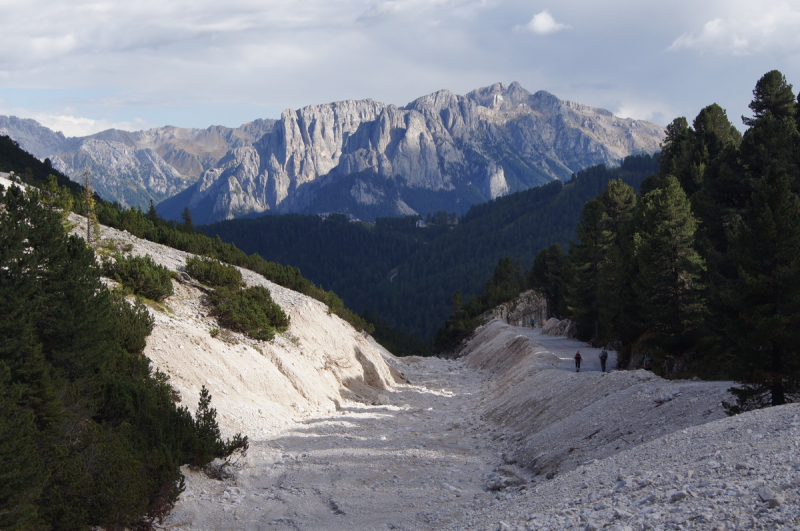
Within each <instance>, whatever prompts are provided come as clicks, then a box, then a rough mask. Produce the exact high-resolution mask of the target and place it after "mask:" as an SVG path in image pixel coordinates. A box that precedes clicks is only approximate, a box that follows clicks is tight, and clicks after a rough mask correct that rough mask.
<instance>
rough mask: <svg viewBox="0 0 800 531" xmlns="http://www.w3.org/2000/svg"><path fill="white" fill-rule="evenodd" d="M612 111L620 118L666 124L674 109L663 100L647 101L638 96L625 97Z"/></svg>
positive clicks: (673, 114)
mask: <svg viewBox="0 0 800 531" xmlns="http://www.w3.org/2000/svg"><path fill="white" fill-rule="evenodd" d="M613 112H614V114H615V115H616V116H619V117H620V118H633V119H634V120H647V121H648V122H653V123H655V124H659V125H667V123H668V122H670V121H671V120H672V119H673V118H674V117H675V111H674V110H673V109H670V108H669V106H668V105H665V104H664V103H663V102H655V101H647V100H643V99H640V98H638V97H627V98H626V99H625V100H624V101H622V102H621V103H620V104H619V106H618V107H617V108H616V110H614V111H613Z"/></svg>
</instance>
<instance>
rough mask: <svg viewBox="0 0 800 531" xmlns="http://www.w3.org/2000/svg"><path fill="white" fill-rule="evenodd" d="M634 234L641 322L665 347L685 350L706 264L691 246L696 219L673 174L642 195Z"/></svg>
mask: <svg viewBox="0 0 800 531" xmlns="http://www.w3.org/2000/svg"><path fill="white" fill-rule="evenodd" d="M635 223H636V229H635V232H634V235H633V246H634V253H635V254H634V262H635V266H636V268H637V276H636V278H635V279H634V284H633V285H634V290H635V293H636V297H637V306H638V308H639V313H640V316H641V320H642V324H643V325H644V327H646V329H647V330H648V332H649V334H650V335H651V337H652V339H653V342H654V343H655V344H657V345H659V346H660V347H661V348H662V349H664V350H666V351H672V352H675V353H678V354H680V353H684V352H686V351H687V350H688V349H689V348H691V346H692V345H693V341H695V340H696V335H695V334H696V332H697V328H698V325H699V323H701V322H702V319H703V317H704V312H705V307H704V305H705V301H704V286H703V285H702V283H701V278H702V274H703V271H704V270H705V263H704V261H703V259H702V258H701V257H700V256H699V254H698V253H697V250H696V249H695V242H694V235H695V230H696V227H697V222H696V221H695V218H694V216H693V215H692V212H691V209H690V207H689V201H688V200H687V198H686V194H685V193H684V191H683V189H682V188H681V186H680V184H679V183H678V180H677V179H676V178H675V177H672V176H669V177H667V179H666V182H665V185H664V187H663V188H659V189H656V190H653V191H652V192H650V193H648V194H647V195H646V196H644V197H643V198H642V201H641V202H640V204H639V208H638V209H637V212H636V220H635Z"/></svg>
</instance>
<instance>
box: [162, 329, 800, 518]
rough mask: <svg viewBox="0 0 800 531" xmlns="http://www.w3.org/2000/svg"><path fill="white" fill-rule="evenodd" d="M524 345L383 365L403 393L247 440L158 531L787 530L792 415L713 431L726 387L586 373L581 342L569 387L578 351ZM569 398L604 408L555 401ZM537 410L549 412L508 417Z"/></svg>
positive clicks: (727, 421) (499, 344)
mask: <svg viewBox="0 0 800 531" xmlns="http://www.w3.org/2000/svg"><path fill="white" fill-rule="evenodd" d="M536 332H537V331H531V330H526V329H520V328H514V327H509V326H508V325H505V324H503V323H500V322H497V321H496V322H493V323H491V324H490V325H488V326H486V327H484V329H483V330H482V331H481V332H480V333H479V334H478V335H477V337H476V338H475V339H474V340H473V344H472V345H471V348H472V351H471V352H469V355H468V356H467V357H466V358H462V359H460V360H456V361H445V360H438V359H419V358H407V359H402V360H395V361H394V363H396V364H397V366H398V367H399V368H400V369H401V370H402V372H403V373H404V374H405V375H406V376H407V377H408V378H409V380H410V383H409V384H401V385H397V386H395V388H394V389H392V390H389V391H386V392H385V393H384V395H385V397H386V400H387V403H386V404H382V405H374V406H368V405H360V406H350V407H345V408H342V409H341V410H340V411H337V412H336V413H335V414H333V415H322V416H317V417H314V418H309V419H307V420H305V421H302V422H299V423H297V424H295V425H294V426H293V427H292V428H291V429H289V430H287V431H285V432H283V433H281V434H278V435H276V436H275V437H272V438H268V439H265V440H261V441H258V442H257V443H256V444H255V445H254V447H253V450H252V451H251V452H250V454H249V455H248V457H247V459H246V461H245V462H243V463H241V464H240V465H239V467H238V468H237V469H236V471H235V472H234V473H233V474H232V476H231V477H230V478H229V479H227V480H224V481H217V480H212V479H209V478H207V477H205V476H204V475H202V474H199V473H189V476H190V480H189V482H188V484H189V489H188V490H187V492H186V493H185V494H184V497H183V499H182V500H181V502H180V504H179V506H178V507H177V508H176V511H175V512H174V513H173V515H172V516H171V517H170V520H169V522H168V526H167V527H168V528H171V529H275V528H288V529H299V530H306V529H308V530H316V529H320V530H321V529H348V530H350V529H357V530H361V529H363V530H370V529H407V530H411V529H447V530H461V529H480V530H484V529H486V530H495V529H499V530H505V529H515V530H523V529H550V530H554V531H555V530H559V529H589V530H592V529H602V528H608V529H618V530H625V529H637V530H638V529H665V530H666V529H719V530H722V529H800V511H799V510H798V501H800V458H799V457H798V455H800V454H798V451H797V450H798V444H800V442H799V441H800V437H799V436H800V406H798V405H790V406H784V407H780V408H773V409H770V410H767V411H760V412H754V413H750V414H747V415H741V416H739V417H734V418H727V417H725V416H724V415H723V414H722V411H721V406H720V402H721V398H724V397H725V398H726V395H725V389H726V388H727V386H729V385H730V384H729V383H708V382H697V381H693V382H691V381H667V380H663V379H661V378H658V377H657V376H654V375H652V374H651V373H647V372H645V371H625V372H622V371H620V372H612V373H611V374H607V375H603V374H602V373H600V372H599V362H597V363H596V366H595V363H594V362H593V360H594V356H593V355H594V354H595V352H594V351H593V350H591V349H589V348H588V347H586V346H585V345H583V346H582V347H583V348H582V352H583V353H584V356H585V357H586V359H587V364H586V365H585V366H584V369H583V370H582V371H581V373H580V374H578V373H575V372H574V368H573V367H574V366H573V365H572V362H571V356H572V353H574V349H575V347H576V346H577V344H576V343H574V342H571V341H569V340H566V339H564V338H546V337H544V338H543V337H540V336H538V334H537V333H536ZM521 345H524V348H521V347H520V346H521ZM488 349H495V350H493V351H490V350H488ZM525 349H527V351H525ZM523 351H524V352H523ZM489 360H494V361H489ZM526 372H527V373H528V374H526ZM537 376H538V377H539V378H541V379H540V380H538V381H534V377H537ZM517 378H520V379H522V381H520V380H517ZM526 382H527V383H526ZM578 387H580V388H582V389H584V390H585V394H586V396H593V397H594V398H593V399H591V400H588V402H590V403H591V404H594V403H597V402H599V403H600V404H601V407H600V408H599V410H603V409H606V410H607V409H608V408H609V407H610V403H611V402H612V401H617V402H619V404H618V405H617V409H616V410H614V411H610V412H609V411H607V412H606V413H598V411H599V410H598V409H593V408H592V406H591V405H586V404H584V402H586V401H587V400H586V399H582V400H583V401H580V400H579V401H577V402H576V401H575V400H573V399H572V398H571V397H570V393H569V392H560V390H561V391H563V390H564V389H565V388H568V389H576V388H578ZM509 388H511V389H513V390H514V391H516V390H520V391H519V395H515V394H511V395H509V394H508V392H509ZM573 394H574V393H573ZM517 396H526V397H527V398H525V399H523V400H518V399H517V398H516V397H517ZM510 403H513V404H516V406H517V408H516V410H514V408H513V407H511V406H510ZM537 403H538V404H540V405H542V406H543V408H544V409H547V410H549V411H552V413H553V415H552V416H548V415H546V414H545V415H542V413H541V411H539V410H537V411H535V412H531V414H530V415H527V414H518V413H519V412H520V411H523V412H524V411H527V409H526V408H527V406H529V405H531V404H537ZM515 411H516V413H515ZM531 417H533V420H531ZM532 423H533V424H532ZM537 423H538V424H537ZM526 429H530V430H531V431H528V432H525V433H524V434H523V435H522V436H520V433H521V432H523V431H524V430H526ZM582 430H583V431H582ZM542 433H544V434H545V435H542ZM623 438H624V439H628V440H629V443H623V442H622V439H623ZM531 448H535V449H536V451H538V452H540V453H543V454H548V455H550V454H552V455H554V456H559V459H560V461H553V460H547V459H542V458H541V457H540V458H539V460H540V461H545V462H546V463H549V464H547V465H541V464H540V465H537V463H536V462H533V463H531V462H526V461H525V460H526V458H527V457H526V456H527V455H528V454H527V452H528V450H530V449H531ZM570 450H572V451H570ZM573 455H579V456H580V457H579V458H577V459H575V458H573V457H572V456H573ZM553 463H557V465H556V466H551V465H552V464H553ZM540 468H541V469H540ZM548 477H550V478H551V479H547V478H548Z"/></svg>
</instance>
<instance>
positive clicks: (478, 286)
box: [200, 155, 659, 340]
mask: <svg viewBox="0 0 800 531" xmlns="http://www.w3.org/2000/svg"><path fill="white" fill-rule="evenodd" d="M658 160H659V157H658V156H652V157H651V156H648V155H640V156H634V157H628V158H626V159H625V160H624V162H623V163H622V165H621V166H619V167H616V168H612V169H607V168H606V167H604V166H595V167H591V168H587V169H585V170H582V171H580V172H578V173H577V175H576V178H575V179H574V180H573V181H569V182H567V183H566V184H563V185H562V183H561V181H553V182H551V183H549V184H547V185H545V186H541V187H537V188H532V189H529V190H525V191H522V192H517V193H513V194H509V195H507V196H504V197H500V198H497V199H495V200H493V201H487V202H485V203H482V204H480V205H475V206H473V207H472V208H471V209H470V210H469V212H468V213H467V214H465V215H464V216H462V217H461V218H460V219H459V223H458V225H455V226H453V225H451V224H448V223H446V221H445V220H444V219H438V220H437V219H436V218H442V217H441V216H432V218H433V220H434V224H432V225H428V226H427V227H425V228H420V227H418V226H417V225H416V223H415V222H416V219H415V218H414V217H406V218H381V219H378V220H377V223H374V224H372V223H352V222H349V221H348V219H347V218H346V217H345V216H329V217H327V219H325V220H324V221H323V220H322V219H321V218H320V216H300V215H285V216H261V217H259V218H256V219H236V220H229V221H220V222H217V223H213V224H211V225H206V226H204V227H200V230H201V231H202V232H204V233H206V234H208V235H209V236H212V237H213V236H219V237H220V238H221V239H222V241H224V242H230V243H234V244H235V245H236V246H237V247H238V248H240V249H242V250H243V251H245V252H246V253H258V254H259V255H261V256H262V257H264V258H265V259H267V260H270V261H275V262H278V263H281V264H285V265H291V266H295V267H298V268H299V269H300V271H302V273H303V276H305V277H306V278H308V279H309V280H311V281H312V282H314V283H316V284H319V285H321V286H322V287H323V288H325V289H326V290H333V291H335V292H336V293H337V294H338V295H339V296H341V297H342V299H344V301H345V303H346V304H347V306H348V307H349V308H353V309H354V310H356V311H365V310H366V311H368V312H369V314H370V315H371V316H373V317H378V318H380V319H381V320H383V321H385V322H387V323H388V324H390V325H392V326H394V327H397V328H398V329H400V330H402V331H404V332H407V333H410V334H412V335H414V336H416V337H418V338H420V339H424V340H430V339H431V337H432V336H433V334H434V332H435V331H436V329H437V328H439V327H440V326H442V325H443V324H444V322H445V320H446V319H447V316H448V315H450V312H451V311H452V308H451V307H450V303H451V301H452V297H453V293H454V292H455V291H456V290H460V291H461V293H462V295H463V296H464V299H465V300H466V299H468V298H469V297H471V296H474V295H477V294H478V293H480V292H481V291H482V290H483V288H484V286H485V283H486V281H487V280H488V279H489V278H490V277H491V276H492V272H493V271H494V268H495V266H496V265H497V262H498V260H499V259H500V258H502V257H505V256H510V257H511V258H512V259H513V260H514V261H515V262H516V261H520V262H521V263H522V266H523V268H524V269H525V271H528V270H529V269H530V267H531V265H532V264H533V260H534V258H535V257H536V254H537V253H538V252H539V250H541V249H543V248H544V247H547V246H548V245H550V244H552V243H555V242H559V243H561V244H562V245H564V246H565V248H566V247H567V244H568V242H569V241H570V240H571V239H573V238H574V237H575V227H576V226H577V225H578V222H579V220H580V217H581V211H582V209H583V205H584V204H585V203H586V202H587V201H589V200H590V199H592V198H594V197H595V196H596V195H597V194H600V193H602V192H603V190H604V189H605V187H606V184H607V183H608V182H609V181H610V180H611V179H622V180H623V181H624V182H626V183H627V184H629V185H631V186H633V187H634V188H635V189H638V188H639V185H640V184H641V182H642V181H643V180H644V179H645V178H646V177H648V176H650V175H652V174H653V173H656V172H657V171H658Z"/></svg>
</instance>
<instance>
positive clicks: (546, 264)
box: [528, 243, 569, 319]
mask: <svg viewBox="0 0 800 531" xmlns="http://www.w3.org/2000/svg"><path fill="white" fill-rule="evenodd" d="M566 268H567V256H566V255H565V254H564V251H563V250H562V249H561V244H559V243H554V244H552V245H550V246H549V247H546V248H544V249H542V250H541V251H539V254H537V255H536V258H535V259H534V261H533V267H532V268H531V272H530V274H529V275H528V285H529V286H530V287H532V288H533V289H536V290H538V291H539V292H541V293H542V295H544V298H545V300H547V315H548V316H549V317H558V318H559V319H564V318H566V317H567V303H566V300H565V298H564V295H565V289H566V284H567V281H568V277H569V273H568V271H567V270H566Z"/></svg>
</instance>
